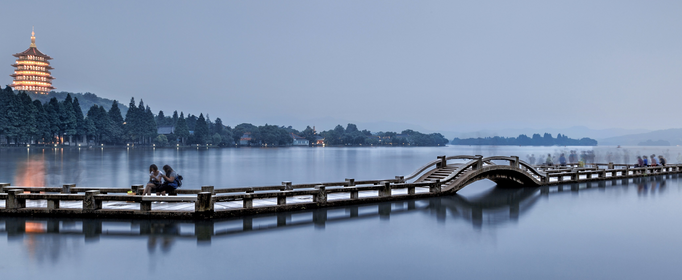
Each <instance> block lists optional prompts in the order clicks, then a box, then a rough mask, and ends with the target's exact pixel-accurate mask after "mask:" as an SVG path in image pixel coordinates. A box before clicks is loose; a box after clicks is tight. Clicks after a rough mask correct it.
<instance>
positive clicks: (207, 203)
mask: <svg viewBox="0 0 682 280" xmlns="http://www.w3.org/2000/svg"><path fill="white" fill-rule="evenodd" d="M194 212H200V213H204V212H213V194H212V193H210V192H200V193H198V194H197V201H196V202H195V203H194Z"/></svg>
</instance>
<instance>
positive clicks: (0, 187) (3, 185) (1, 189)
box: [0, 183, 9, 193]
mask: <svg viewBox="0 0 682 280" xmlns="http://www.w3.org/2000/svg"><path fill="white" fill-rule="evenodd" d="M6 187H9V183H0V193H4V192H5V188H6Z"/></svg>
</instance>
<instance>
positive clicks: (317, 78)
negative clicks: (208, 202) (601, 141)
mask: <svg viewBox="0 0 682 280" xmlns="http://www.w3.org/2000/svg"><path fill="white" fill-rule="evenodd" d="M0 9H1V10H2V13H1V15H0V31H1V33H2V41H1V42H2V43H0V69H5V70H4V72H5V73H6V75H4V78H2V80H0V81H1V82H2V84H3V85H6V84H10V83H11V77H9V76H8V75H10V74H11V73H12V71H13V68H12V67H11V66H10V64H12V63H13V61H14V57H12V54H14V53H17V52H21V51H23V50H25V49H26V48H28V46H29V44H30V35H31V34H30V33H31V27H32V26H35V31H36V38H37V40H36V43H37V46H38V49H40V50H41V51H42V52H44V53H46V54H48V55H50V56H52V57H53V58H54V60H53V61H52V65H53V67H54V68H55V69H54V70H53V72H52V73H53V76H54V77H55V78H56V80H55V81H54V86H55V87H56V88H57V90H59V91H71V92H92V93H95V94H97V95H99V96H102V97H106V98H112V99H117V100H119V101H120V102H122V103H124V104H128V102H129V100H130V98H131V97H135V99H136V100H138V101H139V99H140V98H142V99H143V100H144V101H145V103H146V104H148V105H150V106H151V107H152V110H153V111H154V112H155V113H157V112H158V110H163V111H164V112H165V113H167V114H168V113H172V111H173V110H182V111H184V112H185V113H192V114H197V115H198V113H200V112H203V113H208V114H209V115H210V116H211V119H215V118H216V117H220V118H221V119H223V121H224V122H225V123H226V124H229V125H235V124H238V123H241V122H251V123H254V124H257V125H261V124H264V123H269V124H279V125H285V124H286V125H289V124H294V125H295V126H299V125H301V124H306V123H307V124H310V125H315V124H316V122H318V124H317V125H318V128H320V123H323V122H324V121H322V120H324V119H326V120H327V121H329V120H333V121H336V120H339V121H345V122H347V121H352V122H356V123H364V122H397V123H404V124H406V125H407V124H409V125H414V126H415V127H421V128H426V129H433V130H449V131H471V130H477V129H502V128H525V127H534V128H544V127H569V126H575V125H580V126H587V127H590V128H595V129H601V128H612V127H620V128H646V129H662V128H673V127H682V125H680V124H679V122H680V119H681V116H680V111H681V110H682V95H681V94H680V93H681V91H680V89H682V53H681V51H682V36H680V35H682V32H681V31H682V17H681V16H680V15H682V1H594V0H590V1H565V3H559V1H395V0H392V1H366V0H363V1H120V0H117V1H26V0H22V1H3V3H2V7H0ZM0 77H2V76H0ZM297 128H299V129H302V128H304V127H297ZM322 128H325V129H326V128H328V127H322ZM406 128H407V127H406ZM361 129H362V127H361Z"/></svg>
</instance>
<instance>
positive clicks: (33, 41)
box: [31, 27, 36, 48]
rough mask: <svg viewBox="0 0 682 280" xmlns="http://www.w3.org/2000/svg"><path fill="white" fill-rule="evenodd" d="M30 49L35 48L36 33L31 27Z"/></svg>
mask: <svg viewBox="0 0 682 280" xmlns="http://www.w3.org/2000/svg"><path fill="white" fill-rule="evenodd" d="M31 48H36V32H35V27H31Z"/></svg>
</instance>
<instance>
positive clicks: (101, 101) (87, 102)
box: [26, 91, 128, 117]
mask: <svg viewBox="0 0 682 280" xmlns="http://www.w3.org/2000/svg"><path fill="white" fill-rule="evenodd" d="M26 93H27V94H28V96H30V97H31V99H33V100H39V101H40V102H42V103H43V104H45V103H47V102H49V101H50V99H52V97H55V98H57V100H59V101H63V100H64V99H66V95H68V94H71V98H78V103H79V104H80V105H81V111H83V114H87V113H88V110H90V107H92V105H95V104H97V105H99V106H102V107H104V109H106V110H107V111H109V109H111V104H113V103H114V100H111V99H108V98H102V97H99V96H97V95H95V94H94V93H89V92H86V93H73V92H65V91H60V92H50V93H49V94H36V93H32V92H26ZM118 103H119V104H118V108H119V109H121V115H123V117H125V115H126V112H128V106H126V105H125V104H121V101H118Z"/></svg>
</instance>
